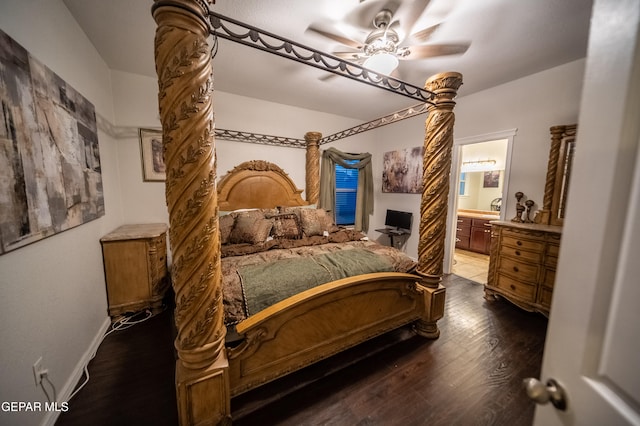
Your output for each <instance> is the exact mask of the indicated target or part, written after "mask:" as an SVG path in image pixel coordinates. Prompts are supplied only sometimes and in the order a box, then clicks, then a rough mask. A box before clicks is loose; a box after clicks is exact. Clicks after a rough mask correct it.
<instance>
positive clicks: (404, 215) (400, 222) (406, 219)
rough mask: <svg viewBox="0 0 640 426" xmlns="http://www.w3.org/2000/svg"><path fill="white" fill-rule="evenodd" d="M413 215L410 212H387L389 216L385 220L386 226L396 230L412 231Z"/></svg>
mask: <svg viewBox="0 0 640 426" xmlns="http://www.w3.org/2000/svg"><path fill="white" fill-rule="evenodd" d="M412 216H413V214H412V213H410V212H401V211H398V210H387V216H386V218H385V219H384V226H387V227H389V228H396V229H398V230H404V231H407V232H408V231H411V219H412Z"/></svg>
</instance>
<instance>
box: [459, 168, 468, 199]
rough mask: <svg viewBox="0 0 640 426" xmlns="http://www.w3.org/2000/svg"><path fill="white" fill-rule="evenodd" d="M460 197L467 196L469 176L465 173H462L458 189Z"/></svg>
mask: <svg viewBox="0 0 640 426" xmlns="http://www.w3.org/2000/svg"><path fill="white" fill-rule="evenodd" d="M458 195H462V196H465V195H467V174H466V173H465V172H462V173H460V186H459V187H458Z"/></svg>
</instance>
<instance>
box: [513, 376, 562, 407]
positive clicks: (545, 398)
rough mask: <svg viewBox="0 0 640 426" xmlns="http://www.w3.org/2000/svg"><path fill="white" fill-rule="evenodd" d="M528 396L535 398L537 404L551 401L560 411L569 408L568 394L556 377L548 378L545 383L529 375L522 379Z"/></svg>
mask: <svg viewBox="0 0 640 426" xmlns="http://www.w3.org/2000/svg"><path fill="white" fill-rule="evenodd" d="M522 383H523V384H524V388H525V390H526V392H527V396H528V397H529V398H531V399H532V400H534V401H535V402H536V404H541V405H544V404H547V403H548V402H551V404H553V406H554V407H556V408H557V409H558V410H560V411H565V410H566V409H567V395H566V392H565V390H564V388H563V387H562V386H561V385H560V384H559V383H558V382H557V381H555V380H554V379H549V380H547V384H546V385H545V384H544V383H542V382H541V381H540V380H538V379H534V378H533V377H528V378H526V379H524V380H523V381H522Z"/></svg>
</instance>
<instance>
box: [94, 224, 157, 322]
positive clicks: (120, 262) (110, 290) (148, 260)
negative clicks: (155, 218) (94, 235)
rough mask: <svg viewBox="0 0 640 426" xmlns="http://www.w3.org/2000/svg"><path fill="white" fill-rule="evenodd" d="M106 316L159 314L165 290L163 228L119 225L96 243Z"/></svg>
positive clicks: (149, 225)
mask: <svg viewBox="0 0 640 426" xmlns="http://www.w3.org/2000/svg"><path fill="white" fill-rule="evenodd" d="M100 243H101V244H102V255H103V259H104V272H105V278H106V282H107V297H108V300H109V315H110V316H111V317H117V316H119V315H122V314H124V313H127V312H138V311H141V310H143V309H151V311H152V312H154V313H157V312H160V311H161V310H162V308H161V307H162V299H163V297H164V294H165V292H166V291H167V289H168V288H169V282H170V280H169V274H168V272H167V225H165V224H164V223H151V224H140V225H123V226H121V227H119V228H117V229H116V230H114V231H113V232H110V233H109V234H107V235H105V236H104V237H102V238H101V239H100Z"/></svg>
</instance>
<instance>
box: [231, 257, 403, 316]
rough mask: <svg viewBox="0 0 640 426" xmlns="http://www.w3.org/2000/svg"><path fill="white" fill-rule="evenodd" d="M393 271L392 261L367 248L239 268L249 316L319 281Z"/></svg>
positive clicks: (316, 284)
mask: <svg viewBox="0 0 640 426" xmlns="http://www.w3.org/2000/svg"><path fill="white" fill-rule="evenodd" d="M390 271H393V265H392V263H391V262H390V261H389V260H387V259H386V258H384V257H383V256H380V255H377V254H375V253H372V252H370V251H368V250H364V249H352V250H343V251H338V252H333V253H327V254H321V255H317V256H312V257H306V258H297V259H283V260H278V261H276V262H271V263H267V264H260V265H250V266H243V267H240V268H238V274H239V275H240V278H241V281H242V288H243V293H244V298H245V305H246V308H247V310H248V312H247V313H248V314H249V315H253V314H255V313H257V312H260V311H261V310H263V309H265V308H267V307H269V306H271V305H273V304H274V303H277V302H279V301H281V300H284V299H286V298H287V297H290V296H293V295H295V294H298V293H300V292H302V291H305V290H308V289H310V288H313V287H316V286H318V285H320V284H324V283H328V282H331V281H335V280H338V279H341V278H346V277H350V276H354V275H361V274H368V273H372V272H390Z"/></svg>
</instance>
